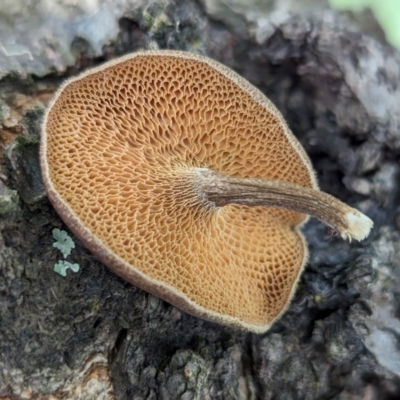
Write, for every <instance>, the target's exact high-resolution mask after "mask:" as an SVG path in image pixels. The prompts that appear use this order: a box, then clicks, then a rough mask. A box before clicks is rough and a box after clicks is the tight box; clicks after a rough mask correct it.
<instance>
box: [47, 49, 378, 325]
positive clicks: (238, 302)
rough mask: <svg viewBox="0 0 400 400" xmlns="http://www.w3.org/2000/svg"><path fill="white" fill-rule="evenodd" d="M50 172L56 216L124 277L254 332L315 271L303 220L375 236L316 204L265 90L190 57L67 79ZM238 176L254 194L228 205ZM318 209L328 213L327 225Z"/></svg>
mask: <svg viewBox="0 0 400 400" xmlns="http://www.w3.org/2000/svg"><path fill="white" fill-rule="evenodd" d="M41 166H42V173H43V179H44V183H45V186H46V190H47V193H48V196H49V198H50V200H51V202H52V204H53V205H54V207H55V209H56V210H57V212H58V213H59V214H60V216H61V217H62V218H63V220H64V221H65V223H66V224H67V225H68V226H69V227H70V228H71V230H72V231H73V232H74V233H75V234H76V235H77V236H78V237H79V238H80V239H81V240H82V241H83V242H84V244H85V245H86V246H87V247H88V248H89V249H90V250H91V251H92V252H93V253H94V254H95V255H96V256H97V257H98V258H99V259H100V260H102V261H103V262H104V263H105V264H106V265H108V266H109V267H110V268H111V269H113V270H114V271H115V272H116V273H117V274H119V275H120V276H122V277H124V278H125V279H126V280H128V281H129V282H132V283H133V284H135V285H137V286H138V287H140V288H142V289H144V290H146V291H148V292H150V293H152V294H154V295H156V296H158V297H160V298H162V299H164V300H166V301H169V302H170V303H172V304H174V305H175V306H177V307H179V308H181V309H182V310H184V311H187V312H189V313H191V314H194V315H197V316H199V317H203V318H205V319H209V320H212V321H216V322H220V323H224V324H228V325H233V326H238V327H241V328H244V329H247V330H250V331H254V332H264V331H266V330H267V329H268V328H269V327H270V326H271V324H272V323H273V322H274V321H275V320H276V319H277V318H278V317H279V316H280V315H281V314H282V313H283V312H284V311H285V309H286V307H287V306H288V304H289V302H290V299H291V297H292V295H293V292H294V290H295V288H296V283H297V281H298V279H299V275H300V273H301V271H302V269H303V267H304V264H305V262H306V260H307V248H306V244H305V241H304V238H303V236H302V234H301V233H300V232H299V227H300V226H301V225H302V224H303V223H304V222H305V221H306V220H307V218H308V217H307V215H305V214H303V213H301V212H299V211H302V212H307V213H310V214H311V215H313V216H316V217H317V218H320V219H322V220H323V221H324V222H326V223H327V224H328V225H329V224H330V225H332V226H333V227H334V228H337V229H338V231H339V233H340V234H341V235H342V236H344V237H348V238H352V237H354V238H356V239H362V238H363V237H364V236H366V235H367V234H368V232H369V229H370V227H371V226H372V223H370V222H368V221H369V220H368V218H367V217H364V216H363V215H362V214H361V213H358V212H357V211H356V210H354V209H351V208H350V207H348V206H345V205H343V203H340V202H338V201H337V200H336V199H333V198H331V197H330V196H328V195H324V196H325V197H323V196H322V195H321V196H322V197H321V198H322V200H321V199H320V197H319V194H320V193H322V192H320V191H318V186H317V182H316V179H315V176H314V171H313V168H312V166H311V163H310V161H309V159H308V157H307V155H306V154H305V152H304V150H303V149H302V147H301V146H300V145H299V143H298V142H297V140H296V139H295V138H294V136H293V135H292V133H291V132H290V130H289V129H288V127H287V125H286V123H285V121H284V119H283V118H282V116H281V114H280V113H279V112H278V111H277V109H276V108H275V107H274V106H273V105H272V104H271V102H270V101H269V100H268V99H267V98H266V97H265V96H264V95H263V94H262V93H261V92H259V91H258V90H257V89H256V88H254V87H253V86H252V85H250V84H249V83H248V82H247V81H246V80H244V79H243V78H241V77H240V76H238V75H237V74H236V73H234V72H233V71H231V70H230V69H228V68H226V67H224V66H222V65H221V64H219V63H217V62H215V61H213V60H210V59H208V58H206V57H202V56H197V55H193V54H190V53H184V52H175V51H154V52H139V53H135V54H132V55H128V56H126V57H123V58H120V59H117V60H115V61H112V62H109V63H106V64H105V65H102V66H100V67H98V68H95V69H92V70H89V71H88V72H86V73H83V74H82V75H80V76H78V77H76V78H73V79H71V80H69V81H68V82H66V83H65V84H64V85H63V86H62V88H61V89H60V90H59V91H58V93H57V95H56V96H55V99H54V100H53V102H52V104H51V105H50V107H49V109H48V112H47V114H46V117H45V121H44V125H43V132H42V142H41ZM219 177H221V178H224V179H225V177H226V179H227V181H226V182H225V183H224V182H223V180H222V181H221V182H222V183H218V182H217V181H216V179H217V180H218V179H219ZM230 178H232V180H231V181H229V179H230ZM237 178H253V179H249V180H247V181H246V182H247V183H248V185H247V188H248V191H246V190H244V192H243V190H242V192H240V193H236V192H235V193H234V194H233V195H232V196H231V198H229V199H228V200H226V199H225V200H223V199H222V200H221V198H222V197H223V196H222V197H221V196H220V191H221V190H222V191H223V190H224V187H225V186H229V185H230V184H233V185H234V183H235V179H237ZM254 178H258V179H254ZM260 178H263V179H260ZM281 181H283V182H281ZM216 182H217V183H216ZM232 182H233V183H232ZM236 182H237V181H236ZM263 182H266V184H267V186H268V185H272V186H271V187H275V186H276V188H275V189H276V190H275V189H273V190H272V200H270V202H268V199H267V200H265V199H264V201H265V204H264V203H263V201H261V200H260V201H258V202H253V203H252V200H248V197H249V196H250V198H251V193H250V192H251V190H253V192H254V191H255V192H256V198H257V193H258V194H259V189H257V188H258V186H259V185H261V186H262V185H263V184H264V183H263ZM285 182H286V183H285ZM280 183H282V185H283V186H280ZM293 184H294V185H293ZM274 185H275V186H274ZM285 185H286V186H285ZM239 186H240V184H239ZM251 187H253V189H251ZM254 187H256V189H254ZM282 187H283V189H282ZM285 187H286V189H287V190H288V191H289V192H290V191H291V195H288V196H289V197H288V198H289V200H288V199H286V200H285V196H286V194H285V193H286V189H285ZM302 188H305V189H304V193H305V194H304V193H303V190H302ZM242 189H243V188H242ZM281 192H282V193H283V194H282V193H281ZM249 193H250V195H249ZM297 194H299V197H301V196H303V197H304V196H305V197H307V196H308V197H310V199H308V200H307V199H306V200H304V202H305V203H304V204H306V203H307V204H308V205H307V204H306V205H304V204H303V205H301V201H299V202H297V200H293V198H297ZM274 196H275V197H276V196H277V197H278V198H279V196H281V197H282V204H280V203H279V201H278V204H277V201H276V198H275V197H274ZM228 197H229V196H228ZM267 197H268V196H267ZM286 197H287V196H286ZM246 198H247V200H246ZM332 199H333V200H332ZM220 200H221V201H220ZM246 201H247V203H246ZM290 202H292V203H293V202H294V203H296V202H297V203H298V204H297V205H296V204H295V205H293V204H291V203H290ZM324 202H325V203H324ZM335 202H336V203H339V204H340V206H342V205H343V206H344V207H347V209H346V208H345V211H343V210H342V211H340V212H342V214H343V213H344V214H346V213H347V214H346V215H347V217H349V218H347V217H344V218H345V219H346V218H347V219H350V220H351V219H352V218H353V220H354V219H355V220H356V222H357V221H358V220H360V219H361V220H362V223H363V224H364V225H365V227H363V229H364V230H363V232H362V233H352V232H351V231H350V229H348V228H341V227H340V226H339V225H340V223H339V222H338V226H335V221H334V220H335V218H336V216H335V215H336V214H335V213H336V211H335V207H334V205H335V204H336V203H335ZM231 203H236V204H231ZM309 203H312V204H311V206H310V207H311V209H312V206H313V204H314V203H315V204H316V205H315V204H314V208H315V207H316V208H317V209H318V207H319V208H321V207H322V208H324V207H325V206H326V204H328V205H327V206H326V207H327V208H329V205H330V204H331V203H332V205H333V207H332V210H333V211H331V214H332V215H331V217H329V216H328V217H324V215H322V216H321V215H319V214H324V210H323V211H321V210H319V211H318V210H317V211H316V212H315V213H314V214H313V211H312V210H311V211H309V208H310V207H309ZM242 204H244V205H242ZM248 205H253V207H250V206H248ZM265 205H267V207H265ZM268 205H273V206H274V208H272V207H268ZM336 205H337V204H336ZM276 207H287V208H291V209H294V210H295V211H291V210H286V209H280V208H276ZM307 207H308V208H307ZM349 210H350V211H349ZM340 212H339V214H340ZM318 213H319V214H318ZM349 213H350V214H349ZM328 214H329V212H328ZM342 217H343V216H342ZM329 218H331V219H329ZM363 218H365V220H364V219H363ZM342 219H343V218H342ZM353 222H354V221H353ZM349 223H351V221H350V222H349ZM357 224H358V222H357ZM358 225H359V224H358ZM358 225H357V226H358Z"/></svg>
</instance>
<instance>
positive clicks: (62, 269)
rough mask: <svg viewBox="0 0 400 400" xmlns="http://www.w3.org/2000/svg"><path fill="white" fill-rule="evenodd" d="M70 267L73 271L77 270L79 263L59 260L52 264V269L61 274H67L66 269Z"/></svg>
mask: <svg viewBox="0 0 400 400" xmlns="http://www.w3.org/2000/svg"><path fill="white" fill-rule="evenodd" d="M68 269H71V270H72V271H73V272H78V271H79V265H78V264H76V263H74V264H72V263H70V262H69V261H66V260H60V261H58V262H57V263H56V264H55V265H54V271H55V272H57V274H59V275H61V276H67V270H68Z"/></svg>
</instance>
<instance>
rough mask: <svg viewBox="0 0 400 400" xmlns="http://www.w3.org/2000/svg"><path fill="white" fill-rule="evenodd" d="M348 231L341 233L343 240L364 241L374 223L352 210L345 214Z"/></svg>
mask: <svg viewBox="0 0 400 400" xmlns="http://www.w3.org/2000/svg"><path fill="white" fill-rule="evenodd" d="M346 218H347V222H348V229H347V230H346V231H344V232H342V233H341V236H342V238H343V239H349V240H350V242H351V240H352V239H355V240H358V241H361V240H363V239H365V238H366V237H367V236H368V235H369V233H370V231H371V229H372V227H373V225H374V223H373V222H372V221H371V220H370V219H369V218H368V217H367V216H366V215H364V214H362V213H360V212H358V211H357V210H354V211H352V212H348V213H347V214H346Z"/></svg>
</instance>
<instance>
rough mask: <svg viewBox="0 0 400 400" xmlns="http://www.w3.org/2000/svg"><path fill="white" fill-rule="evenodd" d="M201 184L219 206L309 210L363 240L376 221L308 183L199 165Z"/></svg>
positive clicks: (345, 234)
mask: <svg viewBox="0 0 400 400" xmlns="http://www.w3.org/2000/svg"><path fill="white" fill-rule="evenodd" d="M197 175H198V185H199V186H198V188H199V189H200V192H201V194H202V195H203V197H204V198H205V199H206V200H208V201H209V202H211V203H213V204H215V206H217V207H223V206H226V205H228V204H239V205H243V206H268V207H277V208H285V209H288V210H293V211H298V212H301V213H304V214H308V215H310V216H311V217H314V218H317V219H319V220H320V221H321V222H323V223H324V224H326V225H328V226H330V227H331V228H333V229H334V230H335V231H337V232H338V233H339V234H340V236H341V237H342V238H343V239H349V240H350V241H351V240H352V239H355V240H363V239H365V238H366V237H367V236H368V235H369V232H370V230H371V228H372V226H373V222H372V221H371V220H370V219H369V218H368V217H367V216H365V215H364V214H362V213H361V212H359V211H358V210H356V209H354V208H352V207H350V206H348V205H347V204H345V203H343V202H341V201H340V200H338V199H336V198H335V197H333V196H331V195H329V194H327V193H324V192H321V191H319V190H314V189H311V188H308V187H303V186H299V185H295V184H293V183H289V182H284V181H277V180H271V179H258V178H235V177H230V176H224V175H222V174H220V173H218V172H215V171H212V170H209V169H206V168H204V169H198V170H197Z"/></svg>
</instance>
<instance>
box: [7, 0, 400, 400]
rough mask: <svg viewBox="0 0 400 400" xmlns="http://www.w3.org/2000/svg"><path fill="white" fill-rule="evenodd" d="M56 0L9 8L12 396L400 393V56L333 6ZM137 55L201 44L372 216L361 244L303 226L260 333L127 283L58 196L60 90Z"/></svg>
mask: <svg viewBox="0 0 400 400" xmlns="http://www.w3.org/2000/svg"><path fill="white" fill-rule="evenodd" d="M19 3H20V4H21V7H20V10H17V8H18V7H17V6H18V4H19ZM56 3H57V7H55V8H54V10H52V11H49V10H48V8H46V7H45V2H44V1H43V2H38V3H37V7H36V8H34V9H30V8H29V7H30V6H29V5H27V6H25V5H24V4H25V2H22V0H21V1H20V2H18V1H15V2H13V4H12V6H13V7H11V5H10V6H9V8H7V7H4V9H3V10H0V45H1V46H0V70H1V73H0V79H1V82H0V83H1V84H0V124H1V131H0V141H1V143H2V145H3V147H4V146H6V148H5V150H4V151H2V152H1V154H0V157H1V158H0V399H38V398H40V399H50V398H56V399H61V398H68V399H98V398H100V399H120V400H125V399H126V400H128V399H135V400H136V399H138V400H139V399H177V398H180V399H213V400H214V399H282V400H283V399H285V400H286V399H360V400H361V399H366V398H368V399H380V400H381V399H394V398H399V397H400V378H399V376H400V350H399V348H400V347H399V343H398V340H399V339H398V338H399V337H400V321H399V310H400V295H399V288H400V240H399V239H400V233H399V229H400V217H399V206H398V198H399V197H398V195H399V186H398V176H399V165H398V162H397V161H398V154H399V149H400V124H399V121H400V115H399V114H400V113H399V111H398V110H399V109H398V105H399V104H400V55H399V53H398V52H397V51H395V50H394V49H392V48H390V47H389V46H388V45H386V44H384V43H381V42H379V41H378V40H377V39H374V38H372V37H369V36H366V35H364V34H362V33H360V32H358V31H357V30H356V28H354V27H352V26H350V23H349V22H348V21H347V20H344V19H342V17H340V16H339V15H338V14H336V13H334V12H332V11H329V10H323V11H319V12H318V13H314V14H313V13H306V12H302V11H301V10H299V11H296V12H295V13H286V14H285V13H283V14H282V13H281V14H279V15H280V16H279V20H276V19H273V18H272V17H271V14H269V13H268V12H267V11H265V10H261V11H260V12H254V9H252V8H250V6H248V8H246V7H244V6H243V7H244V8H241V9H240V10H239V9H235V8H234V7H230V8H229V7H228V9H226V8H220V9H218V8H216V9H210V7H209V4H208V3H209V2H208V1H204V2H202V3H199V2H195V1H193V0H175V1H172V0H171V1H169V0H165V1H159V2H152V3H151V5H149V4H148V2H147V1H144V0H143V1H140V0H137V1H128V0H118V1H116V0H115V1H114V0H112V1H111V0H104V1H103V2H102V6H101V8H98V9H92V8H91V7H95V6H93V3H92V2H82V3H80V4H79V5H78V6H76V7H75V8H71V6H68V4H67V3H70V2H62V1H61V0H60V1H58V2H56ZM220 3H221V4H222V5H225V6H226V4H230V3H229V2H228V3H227V2H216V3H215V4H220ZM22 5H24V7H22ZM225 6H224V7H225ZM253 7H255V6H254V5H253ZM16 10H17V11H16ZM218 10H223V12H221V11H218ZM49 13H50V14H49ZM218 13H219V14H218ZM276 16H277V14H275V17H274V18H276ZM7 21H13V24H11V25H12V27H11V25H10V23H8V22H7ZM14 22H15V23H14ZM141 48H174V49H180V50H188V51H195V52H200V53H203V54H206V55H208V56H210V57H213V58H215V59H217V60H219V61H221V62H222V63H224V64H226V65H228V66H229V67H231V68H233V69H235V70H236V71H237V72H238V73H240V74H241V75H242V76H244V77H245V78H246V79H248V80H249V81H251V82H252V83H253V84H255V85H256V86H257V87H259V88H260V89H261V90H262V91H263V92H264V93H265V94H266V95H267V96H268V97H269V98H270V99H271V100H272V101H273V102H274V104H275V105H276V106H277V107H278V108H279V109H280V110H281V112H282V113H283V114H284V116H285V118H286V119H287V121H288V124H289V126H290V127H291V128H292V130H293V132H294V133H295V134H296V136H297V137H298V138H299V140H300V141H301V142H302V144H303V146H304V147H305V149H306V151H307V152H308V154H309V155H310V157H311V159H312V161H313V164H314V166H315V169H316V171H317V174H318V177H319V182H320V186H321V189H322V190H324V191H326V192H328V193H330V194H332V195H334V196H335V197H338V198H339V199H341V200H342V201H345V202H346V203H348V204H350V205H351V206H352V207H355V208H357V209H360V210H361V211H362V212H363V213H365V214H367V215H368V216H369V217H371V218H372V220H373V221H374V224H375V225H374V229H373V231H372V233H371V235H370V237H369V238H368V239H367V240H366V241H363V242H361V243H356V242H352V243H351V244H350V243H348V242H344V241H343V240H342V239H340V238H336V237H332V236H330V235H329V232H328V230H327V229H326V227H325V226H323V225H321V224H320V223H318V222H316V221H310V222H309V223H308V224H307V225H306V226H305V227H304V228H303V232H304V234H305V236H306V237H307V240H308V243H309V251H310V257H309V261H308V264H307V266H306V269H305V271H304V273H303V276H302V278H301V281H300V284H299V285H298V288H297V291H296V295H295V298H294V300H293V302H292V304H291V306H290V308H289V309H288V310H287V312H286V313H285V314H284V316H283V317H282V318H281V319H280V320H279V321H278V322H277V323H276V324H275V325H274V326H273V327H272V329H271V330H270V331H269V332H267V333H266V334H264V335H256V334H250V333H246V332H242V331H239V330H236V329H232V328H227V327H224V326H221V325H216V324H212V323H209V322H206V321H203V320H200V319H198V318H195V317H192V316H189V315H187V314H185V313H183V312H181V311H179V310H178V309H176V308H174V307H172V306H170V305H169V304H167V303H165V302H162V301H160V300H158V299H157V298H155V297H153V296H151V295H149V294H147V293H145V292H143V291H140V290H139V289H137V288H135V287H134V286H132V285H130V284H128V283H126V282H124V281H123V280H122V279H120V278H119V277H117V276H116V275H114V274H113V273H111V272H110V271H109V270H108V269H107V267H105V266H104V265H103V264H101V263H100V262H99V261H97V260H96V259H95V258H94V257H93V256H92V255H91V254H90V253H89V252H88V251H87V250H86V249H85V248H83V246H82V245H81V243H80V242H79V240H78V239H77V238H75V237H73V236H72V234H70V233H69V231H68V228H67V227H66V226H65V225H64V224H63V222H62V221H61V220H60V218H59V217H58V216H57V214H56V213H55V211H54V210H53V208H52V207H51V205H50V203H49V202H48V200H47V198H46V196H45V193H44V190H43V185H42V183H41V177H40V168H39V164H38V143H39V140H40V124H41V117H42V115H43V110H44V108H45V107H46V105H47V104H48V102H49V100H50V98H51V96H52V94H53V93H54V91H55V90H56V89H57V87H58V86H59V85H60V83H61V82H62V81H63V80H64V79H65V78H67V77H68V76H71V75H73V74H76V73H78V72H79V71H81V70H83V69H84V68H86V67H88V66H94V65H97V64H98V63H100V62H102V61H104V60H108V59H111V58H114V57H116V56H119V55H122V54H125V53H127V52H131V51H135V50H138V49H141ZM54 228H59V229H62V230H64V231H66V232H67V233H69V234H70V237H71V238H72V240H73V243H74V245H75V247H74V248H73V249H72V252H71V254H70V255H69V256H68V260H69V261H70V262H71V263H76V264H78V265H79V271H78V272H77V273H74V272H72V271H71V270H68V271H67V275H66V276H65V277H63V276H61V275H59V274H57V273H56V272H55V271H54V265H55V264H56V263H57V261H59V260H61V259H62V255H61V253H60V252H59V250H58V249H57V248H55V247H54V246H53V243H54V242H55V239H54V237H53V235H52V231H53V229H54ZM50 396H53V397H50Z"/></svg>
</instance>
